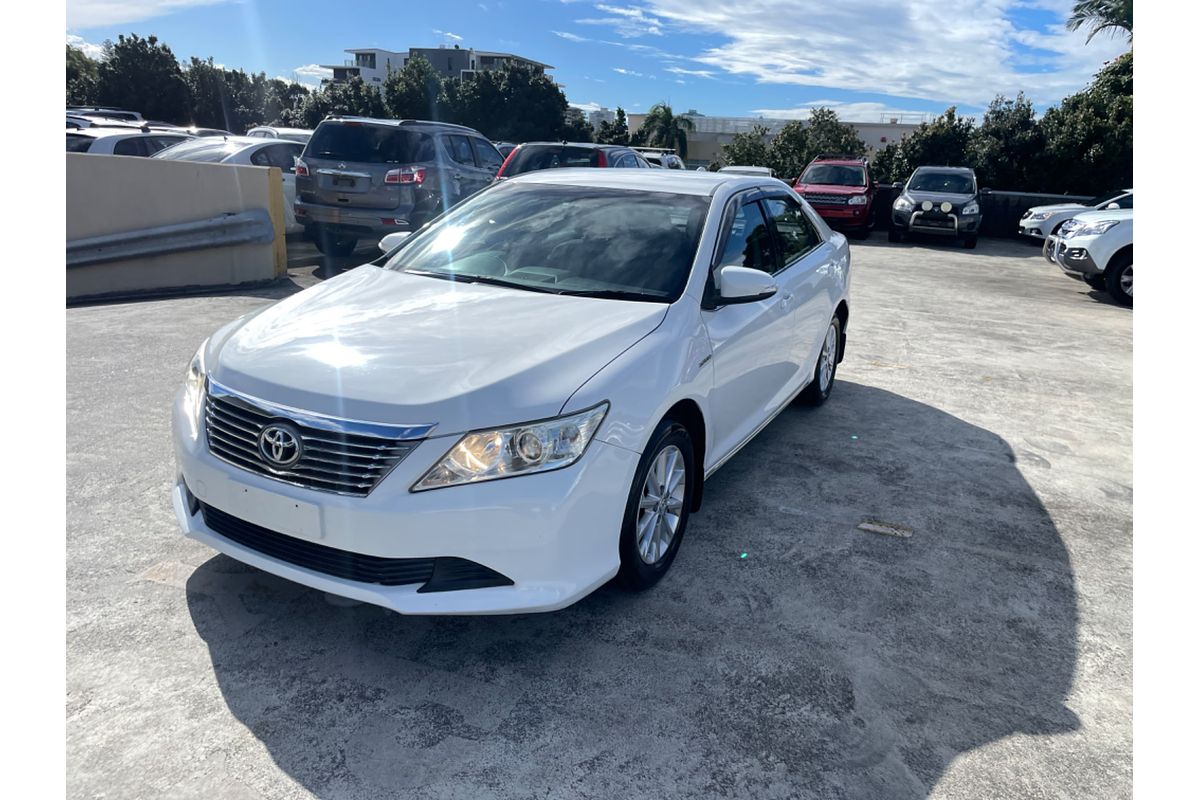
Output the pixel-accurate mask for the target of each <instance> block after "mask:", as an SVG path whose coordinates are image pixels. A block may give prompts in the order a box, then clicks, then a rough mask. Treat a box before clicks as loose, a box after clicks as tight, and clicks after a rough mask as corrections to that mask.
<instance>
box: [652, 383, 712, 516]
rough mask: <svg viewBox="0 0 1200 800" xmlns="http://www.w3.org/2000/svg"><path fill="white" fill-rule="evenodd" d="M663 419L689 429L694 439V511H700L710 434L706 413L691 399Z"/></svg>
mask: <svg viewBox="0 0 1200 800" xmlns="http://www.w3.org/2000/svg"><path fill="white" fill-rule="evenodd" d="M663 419H671V420H674V421H676V422H678V423H679V424H680V425H682V426H683V427H684V428H685V429H687V432H688V436H690V437H691V439H692V451H693V464H692V468H693V470H694V472H693V474H694V475H695V476H696V482H695V487H696V490H695V492H693V493H692V511H698V510H699V509H700V501H701V500H702V499H703V498H704V454H705V453H706V452H707V450H708V434H707V432H706V430H705V427H704V412H703V411H702V410H701V409H700V404H699V403H697V402H696V401H695V400H692V399H691V398H684V399H682V400H679V401H677V402H676V403H675V405H673V406H671V407H670V408H669V409H667V413H666V414H664V415H663Z"/></svg>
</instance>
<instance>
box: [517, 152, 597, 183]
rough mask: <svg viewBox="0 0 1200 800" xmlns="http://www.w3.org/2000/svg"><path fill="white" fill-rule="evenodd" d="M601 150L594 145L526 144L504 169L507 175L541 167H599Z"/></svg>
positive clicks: (531, 170)
mask: <svg viewBox="0 0 1200 800" xmlns="http://www.w3.org/2000/svg"><path fill="white" fill-rule="evenodd" d="M598 166H600V151H599V150H597V149H596V148H594V147H569V146H564V145H559V144H546V145H540V144H535V145H525V146H524V147H520V148H518V149H517V151H516V153H515V154H514V155H513V156H512V161H510V162H508V167H507V168H506V169H505V170H504V174H505V175H506V176H507V177H510V178H511V177H512V176H513V175H520V174H521V173H523V172H533V171H534V170H539V169H557V168H559V167H598Z"/></svg>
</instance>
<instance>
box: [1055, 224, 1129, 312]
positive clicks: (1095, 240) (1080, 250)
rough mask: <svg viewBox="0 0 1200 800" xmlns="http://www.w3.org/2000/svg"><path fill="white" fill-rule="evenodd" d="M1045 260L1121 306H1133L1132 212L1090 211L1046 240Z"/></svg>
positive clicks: (1063, 226) (1064, 225)
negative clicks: (1106, 294)
mask: <svg viewBox="0 0 1200 800" xmlns="http://www.w3.org/2000/svg"><path fill="white" fill-rule="evenodd" d="M1042 253H1043V255H1045V256H1046V260H1048V261H1050V262H1051V263H1053V264H1057V265H1058V266H1059V267H1060V268H1061V269H1062V271H1063V272H1065V273H1066V274H1067V275H1070V276H1071V277H1072V278H1076V279H1078V280H1081V281H1083V282H1084V283H1086V284H1087V285H1089V286H1091V287H1092V288H1093V289H1098V290H1100V291H1106V292H1108V293H1109V294H1110V295H1112V298H1113V299H1114V300H1116V301H1117V302H1118V303H1120V304H1121V305H1126V306H1131V305H1133V209H1132V208H1130V209H1116V210H1111V211H1108V210H1106V211H1087V212H1084V213H1082V214H1078V215H1076V216H1074V217H1072V218H1071V219H1069V220H1067V221H1066V222H1064V223H1063V224H1062V227H1061V228H1059V231H1058V235H1057V236H1048V237H1046V244H1045V245H1043V247H1042Z"/></svg>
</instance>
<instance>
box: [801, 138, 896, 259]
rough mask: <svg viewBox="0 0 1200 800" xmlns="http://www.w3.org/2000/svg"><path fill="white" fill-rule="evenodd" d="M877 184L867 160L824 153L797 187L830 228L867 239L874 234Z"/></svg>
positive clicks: (808, 169)
mask: <svg viewBox="0 0 1200 800" xmlns="http://www.w3.org/2000/svg"><path fill="white" fill-rule="evenodd" d="M875 187H876V183H875V181H874V180H873V179H872V178H871V167H870V165H869V164H868V163H867V159H865V158H859V157H857V156H835V155H825V154H822V155H819V156H817V157H816V158H814V159H813V160H812V163H810V164H809V165H808V166H807V167H805V169H804V173H803V174H802V175H801V176H800V177H799V178H797V179H796V184H795V186H794V187H793V188H795V190H796V191H797V192H798V193H799V194H801V195H802V196H803V197H804V199H805V200H807V201H808V202H809V205H811V206H812V207H813V210H814V211H816V212H817V213H818V214H820V215H821V218H822V219H824V220H825V222H826V223H828V224H829V227H831V228H838V229H840V230H844V231H846V232H847V233H849V234H851V235H853V236H854V237H855V238H858V239H865V238H867V236H869V235H870V233H871V218H872V214H873V212H874V208H873V207H874V205H875Z"/></svg>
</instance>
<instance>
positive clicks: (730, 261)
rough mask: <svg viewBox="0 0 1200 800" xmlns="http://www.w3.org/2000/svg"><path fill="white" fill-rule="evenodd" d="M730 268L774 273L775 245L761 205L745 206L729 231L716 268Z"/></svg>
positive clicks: (738, 213)
mask: <svg viewBox="0 0 1200 800" xmlns="http://www.w3.org/2000/svg"><path fill="white" fill-rule="evenodd" d="M729 266H734V267H751V268H752V269H759V270H762V271H763V272H766V273H768V274H772V273H774V272H775V268H776V260H775V244H774V241H773V240H772V239H771V231H770V229H769V228H768V227H767V220H766V219H765V218H764V217H763V213H762V209H761V208H760V207H759V204H758V203H754V202H751V203H744V204H743V205H742V207H741V208H739V209H738V211H737V213H736V214H735V215H734V216H733V220H732V222H731V223H730V227H729V228H728V229H727V232H726V236H725V247H724V248H723V249H722V251H721V259H720V261H718V262H717V267H718V268H720V267H729Z"/></svg>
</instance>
